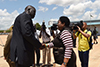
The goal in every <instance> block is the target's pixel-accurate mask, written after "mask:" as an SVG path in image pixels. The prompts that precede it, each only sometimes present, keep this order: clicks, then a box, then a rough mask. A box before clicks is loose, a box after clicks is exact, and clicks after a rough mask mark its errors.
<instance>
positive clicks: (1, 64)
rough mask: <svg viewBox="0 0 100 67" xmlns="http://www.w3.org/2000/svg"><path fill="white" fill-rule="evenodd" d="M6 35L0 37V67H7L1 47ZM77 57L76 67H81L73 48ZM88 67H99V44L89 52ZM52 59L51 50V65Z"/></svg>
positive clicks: (99, 38) (76, 51) (57, 66)
mask: <svg viewBox="0 0 100 67" xmlns="http://www.w3.org/2000/svg"><path fill="white" fill-rule="evenodd" d="M6 38H7V35H0V67H9V66H8V64H7V62H6V61H5V60H4V57H3V45H4V44H5V42H6ZM99 41H100V36H99V37H98V42H99ZM73 49H74V51H75V53H76V55H77V67H81V63H80V60H79V57H78V49H77V48H73ZM89 56H90V57H89V67H100V43H98V44H94V46H93V49H92V50H91V51H90V55H89ZM53 62H54V58H53V54H52V49H51V64H53ZM40 63H42V51H41V59H40ZM56 67H60V65H58V64H56Z"/></svg>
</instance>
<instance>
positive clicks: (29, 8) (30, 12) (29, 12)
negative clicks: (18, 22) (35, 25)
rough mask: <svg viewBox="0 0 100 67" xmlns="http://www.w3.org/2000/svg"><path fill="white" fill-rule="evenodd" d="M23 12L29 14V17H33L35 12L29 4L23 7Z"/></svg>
mask: <svg viewBox="0 0 100 67" xmlns="http://www.w3.org/2000/svg"><path fill="white" fill-rule="evenodd" d="M25 12H26V13H27V14H29V15H30V16H31V18H34V17H35V13H36V9H35V8H34V7H33V6H31V5H28V6H27V7H26V8H25Z"/></svg>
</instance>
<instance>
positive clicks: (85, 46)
mask: <svg viewBox="0 0 100 67" xmlns="http://www.w3.org/2000/svg"><path fill="white" fill-rule="evenodd" d="M84 32H85V33H86V32H87V34H89V35H90V36H91V31H87V30H84ZM77 34H78V32H76V34H75V35H76V36H77ZM77 37H78V50H79V51H83V52H84V51H87V50H89V48H90V47H89V43H88V40H89V39H90V37H88V40H87V38H86V37H85V36H83V35H82V34H81V33H79V35H78V36H77Z"/></svg>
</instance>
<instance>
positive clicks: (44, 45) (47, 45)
mask: <svg viewBox="0 0 100 67" xmlns="http://www.w3.org/2000/svg"><path fill="white" fill-rule="evenodd" d="M45 47H49V44H45V43H42V46H41V47H40V48H39V49H40V50H42V49H44V48H45Z"/></svg>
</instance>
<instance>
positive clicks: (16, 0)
mask: <svg viewBox="0 0 100 67" xmlns="http://www.w3.org/2000/svg"><path fill="white" fill-rule="evenodd" d="M9 1H17V0H9Z"/></svg>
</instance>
